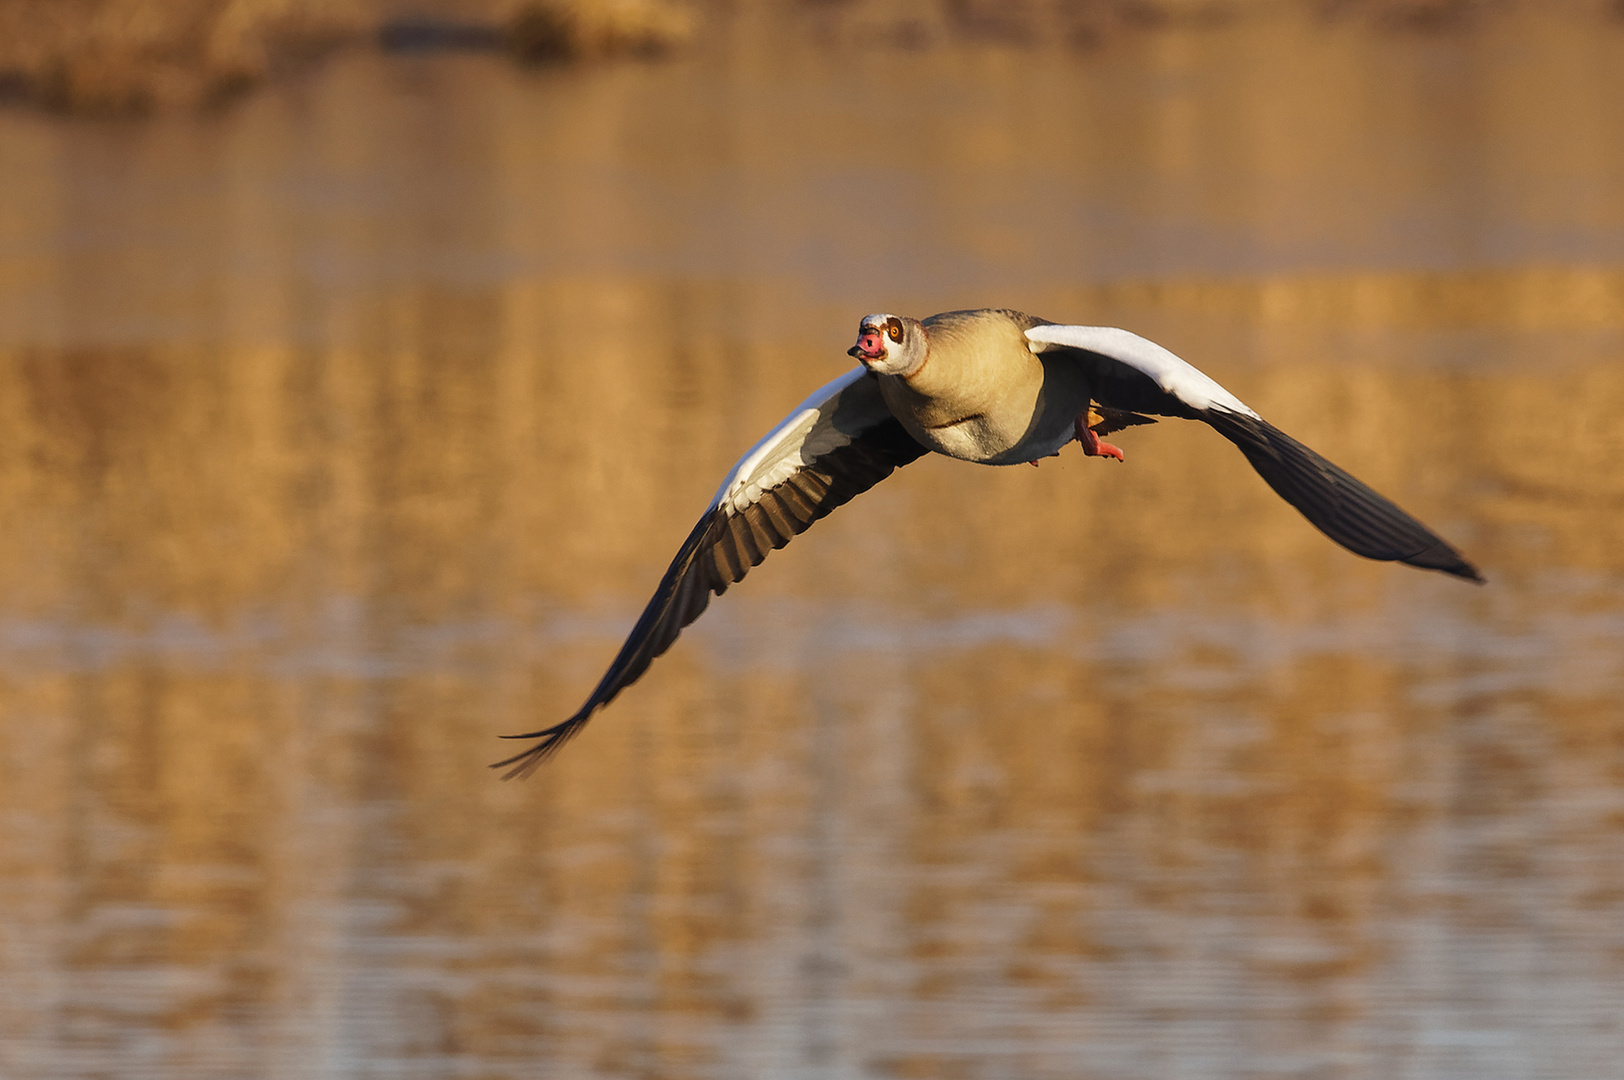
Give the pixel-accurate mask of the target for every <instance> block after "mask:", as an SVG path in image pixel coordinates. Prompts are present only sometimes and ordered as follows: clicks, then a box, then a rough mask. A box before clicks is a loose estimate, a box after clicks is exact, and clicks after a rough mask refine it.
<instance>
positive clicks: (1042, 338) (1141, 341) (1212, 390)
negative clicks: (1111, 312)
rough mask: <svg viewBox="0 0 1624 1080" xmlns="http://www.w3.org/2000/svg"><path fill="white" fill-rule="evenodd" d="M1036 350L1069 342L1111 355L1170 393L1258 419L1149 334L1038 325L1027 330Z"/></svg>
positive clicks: (1206, 406) (1201, 405)
mask: <svg viewBox="0 0 1624 1080" xmlns="http://www.w3.org/2000/svg"><path fill="white" fill-rule="evenodd" d="M1026 336H1027V338H1028V339H1029V340H1030V341H1031V342H1032V343H1033V346H1034V348H1033V349H1032V351H1033V352H1042V351H1043V350H1042V349H1041V348H1037V347H1036V346H1041V345H1069V346H1071V347H1072V348H1074V349H1087V350H1088V351H1089V352H1095V353H1099V354H1100V355H1102V356H1109V357H1110V358H1111V359H1113V360H1117V361H1120V362H1122V363H1124V364H1127V365H1128V366H1129V367H1131V368H1134V369H1135V370H1138V371H1142V372H1144V373H1145V374H1146V375H1148V376H1150V378H1151V379H1152V380H1154V381H1155V383H1156V385H1157V386H1159V387H1161V388H1162V389H1163V390H1165V391H1166V392H1167V393H1169V394H1171V395H1173V396H1174V397H1176V398H1178V399H1179V400H1180V401H1182V402H1184V403H1185V404H1186V405H1190V406H1192V407H1194V408H1197V409H1212V408H1218V409H1227V410H1228V411H1230V412H1237V413H1244V414H1245V415H1247V416H1251V417H1254V418H1257V419H1261V417H1258V415H1257V413H1255V412H1253V411H1252V410H1251V409H1250V408H1248V407H1247V405H1246V403H1245V402H1243V401H1241V399H1240V398H1238V397H1236V396H1235V395H1234V394H1231V393H1230V392H1229V391H1228V390H1225V389H1224V388H1223V387H1222V386H1220V385H1218V382H1217V381H1216V380H1215V379H1213V378H1212V377H1211V376H1209V375H1207V374H1206V373H1205V372H1203V371H1201V370H1199V369H1198V368H1196V367H1194V366H1193V365H1191V364H1188V363H1186V362H1185V361H1183V360H1181V359H1179V358H1178V357H1177V356H1175V355H1174V354H1173V353H1172V352H1169V351H1168V350H1167V349H1164V348H1162V347H1161V346H1160V345H1158V344H1156V343H1155V342H1154V341H1151V340H1150V339H1148V338H1142V337H1140V336H1139V335H1138V334H1132V333H1129V332H1128V331H1126V330H1118V329H1117V328H1116V327H1114V326H1055V325H1049V326H1034V327H1033V328H1032V329H1030V330H1028V331H1027V332H1026Z"/></svg>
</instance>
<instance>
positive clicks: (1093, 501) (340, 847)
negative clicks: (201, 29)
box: [0, 18, 1624, 1080]
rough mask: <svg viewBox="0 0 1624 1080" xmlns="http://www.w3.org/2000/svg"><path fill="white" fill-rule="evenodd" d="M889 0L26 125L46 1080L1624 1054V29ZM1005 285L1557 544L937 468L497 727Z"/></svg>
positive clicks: (20, 976)
mask: <svg viewBox="0 0 1624 1080" xmlns="http://www.w3.org/2000/svg"><path fill="white" fill-rule="evenodd" d="M748 44H749V43H748V42H746V43H745V46H748ZM876 56H877V59H876V58H875V57H868V58H859V57H855V56H853V57H847V58H833V57H831V56H830V55H829V54H827V53H825V52H819V51H817V50H812V49H808V50H806V51H804V52H801V51H796V50H793V49H790V50H787V51H786V50H771V49H765V48H762V49H754V48H750V47H744V46H740V45H739V43H737V42H733V43H723V44H720V45H718V46H717V47H716V49H715V51H714V52H713V53H711V54H706V55H704V56H701V57H699V58H696V59H691V60H686V61H679V62H672V63H667V64H662V65H655V66H627V67H615V66H608V67H603V68H597V69H583V70H579V71H542V72H533V73H524V72H520V71H516V70H514V69H511V68H509V67H507V66H505V65H504V64H502V63H501V62H499V61H497V60H495V59H489V58H458V57H425V58H421V59H410V60H405V61H400V60H396V61H390V62H385V61H382V60H378V59H375V58H367V57H357V58H352V59H350V60H347V61H344V62H342V63H339V64H337V65H335V66H332V67H330V68H327V69H324V70H323V71H322V72H320V73H318V74H316V75H312V76H310V77H309V78H307V79H306V80H304V81H302V82H299V83H295V84H292V85H287V86H283V87H281V88H279V89H276V90H274V91H271V92H268V93H266V94H263V95H261V96H259V97H256V98H253V99H251V100H249V101H247V102H244V103H242V104H241V105H239V106H237V107H236V108H234V109H231V110H228V111H224V112H220V113H216V114H210V115H205V116H203V117H200V118H179V117H171V118H167V119H160V120H154V121H150V122H146V123H140V124H126V123H98V122H89V121H74V122H69V121H63V120H59V119H51V118H46V117H43V116H41V115H38V114H33V113H28V112H21V111H13V112H0V175H3V176H4V177H5V182H4V184H3V185H0V815H3V820H4V832H3V840H0V1075H4V1076H5V1077H7V1078H8V1080H9V1078H19V1080H23V1078H27V1080H33V1078H54V1077H98V1076H109V1077H111V1076H117V1077H121V1078H124V1077H162V1078H166V1080H179V1078H191V1077H198V1078H204V1077H207V1078H211V1080H212V1078H233V1077H244V1078H249V1077H265V1078H271V1077H278V1078H280V1077H370V1076H378V1077H385V1076H387V1077H509V1076H543V1077H570V1078H573V1077H586V1076H593V1077H623V1076H624V1077H632V1076H638V1077H662V1078H683V1077H696V1078H698V1077H705V1078H710V1077H717V1078H758V1077H771V1078H779V1077H785V1078H789V1077H806V1078H822V1077H841V1078H846V1077H852V1078H855V1077H876V1078H878V1077H897V1078H914V1077H953V1078H958V1077H978V1078H979V1077H985V1078H1011V1077H1020V1078H1025V1077H1032V1078H1047V1077H1057V1078H1078V1077H1087V1078H1130V1077H1131V1078H1138V1077H1180V1076H1188V1077H1204V1078H1205V1077H1237V1078H1238V1077H1285V1076H1290V1077H1348V1078H1384V1080H1385V1078H1401V1077H1402V1078H1441V1077H1463V1078H1464V1077H1471V1078H1474V1080H1476V1078H1498V1077H1505V1078H1528V1077H1573V1078H1604V1077H1617V1076H1624V1065H1621V1064H1620V1063H1621V1062H1624V706H1621V701H1624V513H1621V511H1624V470H1621V465H1624V434H1621V432H1620V428H1619V424H1618V419H1617V418H1618V417H1619V416H1620V415H1624V366H1621V365H1620V363H1619V360H1620V354H1621V350H1624V185H1621V183H1620V177H1621V176H1624V30H1621V29H1620V28H1619V27H1617V26H1611V25H1609V26H1603V27H1598V26H1595V25H1591V24H1588V23H1580V22H1577V21H1563V20H1562V19H1560V18H1547V19H1543V20H1538V21H1533V20H1518V19H1509V20H1501V21H1496V22H1491V23H1487V24H1485V25H1484V26H1482V27H1480V28H1479V29H1476V30H1470V29H1469V30H1464V31H1456V32H1451V33H1448V34H1438V35H1428V36H1418V37H1411V36H1404V35H1389V34H1379V33H1373V32H1369V31H1366V30H1361V29H1358V28H1349V27H1345V26H1331V27H1329V28H1327V27H1324V26H1319V27H1307V26H1295V25H1287V24H1275V23H1271V24H1265V25H1247V26H1240V27H1235V28H1230V29H1223V28H1219V29H1207V30H1177V29H1174V30H1168V31H1165V32H1157V33H1153V34H1147V35H1144V36H1143V37H1138V38H1132V39H1130V40H1128V41H1127V42H1126V43H1122V44H1118V45H1115V46H1113V47H1110V48H1106V49H1102V50H1100V51H1096V52H1093V53H1085V54H1073V53H1068V52H1060V51H1054V50H1044V49H1036V50H1031V51H1011V50H1001V49H995V48H989V49H964V50H947V49H942V50H935V51H927V52H924V53H918V54H916V53H910V52H907V51H905V50H892V51H888V50H881V51H879V52H878V53H877V54H876ZM991 304H1000V305H1012V306H1017V307H1022V308H1025V309H1027V310H1031V311H1033V312H1035V313H1037V314H1041V315H1043V316H1046V317H1048V318H1052V319H1060V320H1070V321H1078V322H1095V323H1112V324H1117V325H1123V326H1128V327H1130V328H1133V329H1136V330H1138V331H1140V332H1143V333H1146V334H1148V335H1150V336H1153V337H1155V338H1157V339H1158V340H1160V341H1162V342H1164V343H1166V344H1167V345H1169V346H1170V347H1172V348H1173V349H1175V350H1176V351H1178V352H1180V353H1181V354H1183V355H1184V356H1186V357H1187V358H1189V359H1191V360H1192V361H1194V362H1196V363H1198V364H1200V365H1201V366H1202V367H1203V368H1205V369H1206V370H1207V371H1209V372H1210V373H1212V374H1214V375H1215V376H1216V377H1218V378H1219V379H1220V380H1222V381H1223V382H1225V383H1226V385H1228V386H1230V387H1231V388H1233V389H1234V390H1235V391H1236V392H1237V393H1238V394H1239V395H1240V396H1241V397H1242V398H1244V399H1245V400H1247V401H1248V402H1250V403H1251V404H1253V405H1254V406H1255V407H1257V408H1258V409H1259V410H1260V411H1261V412H1263V413H1264V414H1265V415H1268V416H1269V417H1271V418H1272V419H1273V420H1275V421H1276V422H1277V423H1278V424H1279V425H1280V426H1281V427H1283V428H1285V429H1286V430H1288V431H1290V432H1292V433H1294V434H1296V435H1298V436H1299V437H1301V438H1302V439H1304V440H1305V441H1307V442H1309V443H1310V444H1311V445H1314V446H1315V447H1317V448H1318V449H1320V450H1322V451H1323V452H1325V453H1326V454H1327V455H1328V456H1330V457H1332V458H1333V459H1335V460H1337V461H1339V462H1341V463H1343V464H1344V465H1346V466H1348V467H1349V468H1350V469H1352V470H1353V471H1354V472H1356V473H1358V474H1359V475H1360V476H1362V477H1363V478H1365V479H1366V480H1368V481H1370V482H1371V483H1372V484H1374V485H1375V486H1376V487H1378V488H1380V489H1382V490H1384V491H1386V492H1388V493H1390V494H1392V495H1393V496H1394V497H1396V498H1397V499H1398V500H1399V501H1400V502H1402V503H1404V504H1405V505H1406V506H1409V507H1411V508H1412V509H1414V510H1415V511H1417V512H1418V513H1419V514H1420V516H1422V517H1423V518H1425V519H1426V520H1428V521H1429V522H1431V523H1432V524H1434V525H1436V526H1437V527H1438V528H1439V529H1440V530H1442V531H1443V532H1445V533H1446V534H1447V535H1448V536H1450V537H1451V538H1452V539H1455V540H1456V541H1458V542H1459V543H1460V544H1461V546H1462V547H1464V548H1465V549H1466V550H1467V551H1468V552H1469V553H1470V554H1472V555H1473V556H1474V557H1475V558H1476V559H1477V560H1478V561H1479V562H1480V563H1481V565H1482V566H1483V567H1484V569H1485V571H1486V572H1487V574H1488V575H1489V577H1490V580H1491V584H1490V586H1488V587H1487V588H1482V589H1477V588H1472V587H1469V586H1467V585H1464V584H1461V583H1459V582H1456V581H1452V580H1448V579H1445V578H1443V577H1441V576H1439V575H1429V574H1423V573H1418V572H1413V571H1410V570H1407V569H1402V568H1395V567H1391V566H1382V565H1375V564H1370V563H1366V562H1363V561H1361V560H1357V559H1355V558H1353V557H1352V556H1349V555H1347V554H1345V553H1344V552H1342V551H1341V550H1340V549H1337V548H1335V547H1334V546H1333V545H1331V544H1330V543H1329V542H1328V541H1325V540H1324V539H1323V538H1321V537H1320V536H1319V535H1318V534H1317V533H1315V532H1314V531H1313V530H1312V529H1311V528H1310V527H1308V526H1307V525H1306V524H1305V523H1304V522H1303V521H1302V520H1301V519H1300V518H1299V517H1298V516H1297V515H1296V514H1295V512H1293V511H1292V510H1290V509H1289V508H1288V507H1285V506H1283V505H1282V504H1280V503H1279V502H1278V500H1276V499H1275V497H1274V496H1273V495H1272V494H1271V493H1270V492H1269V491H1268V490H1267V489H1266V488H1265V487H1264V485H1263V484H1262V483H1261V482H1259V481H1258V480H1257V478H1256V477H1255V476H1253V475H1252V473H1251V471H1250V470H1249V468H1248V467H1247V466H1246V464H1245V462H1244V460H1243V459H1242V458H1241V457H1240V455H1238V454H1236V453H1234V452H1233V451H1231V450H1230V449H1229V448H1228V447H1227V446H1226V445H1225V444H1224V443H1223V442H1222V440H1221V439H1218V438H1217V437H1216V436H1214V435H1212V434H1211V433H1210V432H1207V431H1205V430H1198V429H1196V428H1195V427H1194V426H1193V425H1178V424H1175V423H1164V424H1160V425H1158V426H1157V427H1155V428H1153V429H1139V430H1135V431H1133V432H1130V433H1128V434H1127V435H1126V436H1124V437H1123V438H1122V440H1121V441H1122V442H1123V444H1124V445H1125V447H1126V448H1127V453H1128V460H1127V463H1126V465H1124V466H1117V465H1115V464H1114V463H1113V464H1105V463H1101V462H1098V461H1086V460H1084V459H1082V458H1081V457H1080V455H1076V454H1067V455H1065V456H1063V457H1062V458H1061V459H1059V460H1057V461H1054V462H1049V463H1046V464H1045V465H1044V466H1043V467H1042V468H1040V469H1036V470H1033V469H1025V468H1020V469H977V468H972V467H969V466H965V465H962V464H958V463H954V462H949V461H946V460H927V461H922V462H920V463H918V464H917V465H914V466H910V467H909V468H908V469H906V470H903V471H902V472H901V473H899V474H897V476H896V477H895V478H893V479H891V480H888V481H887V482H886V483H885V484H884V485H882V486H881V487H880V488H879V489H877V490H876V491H874V492H872V493H870V494H868V495H865V496H864V497H862V498H861V499H859V500H857V501H856V502H855V503H853V504H852V505H851V506H850V507H848V508H846V509H845V510H842V511H841V512H840V513H838V514H836V515H835V516H834V517H832V518H831V519H830V520H828V521H827V522H824V523H821V524H819V525H818V527H817V528H816V529H815V530H813V531H812V532H811V533H810V534H809V535H808V536H806V537H803V538H802V539H800V540H798V541H797V542H796V543H795V544H793V545H791V546H790V547H789V548H787V549H786V550H784V551H782V552H779V553H777V554H775V555H774V556H773V558H772V559H771V560H769V561H768V563H767V564H765V565H764V566H762V567H761V568H759V569H758V570H757V571H755V572H754V573H753V574H752V575H751V577H750V579H749V580H748V581H747V582H745V583H744V584H742V585H741V586H739V587H738V588H737V589H736V590H732V591H730V592H729V594H728V595H727V596H726V597H725V598H724V599H722V600H721V601H718V602H717V603H716V604H715V605H714V606H713V607H712V609H711V610H710V612H709V613H708V614H707V615H706V616H705V618H704V619H703V620H701V622H700V623H698V624H696V626H695V627H693V628H692V629H691V630H690V631H689V632H688V633H687V634H685V635H684V637H683V638H682V640H681V641H680V642H679V643H678V645H677V646H676V647H675V648H674V649H673V650H672V652H671V653H669V654H668V655H667V656H665V657H664V658H662V659H661V660H660V661H659V662H657V663H656V664H655V666H654V667H653V668H652V669H651V671H650V673H649V674H648V675H647V676H646V677H645V678H644V680H643V681H642V682H641V683H639V684H638V685H637V686H636V687H634V688H633V689H632V690H630V691H628V692H627V693H626V694H625V695H624V696H623V697H622V698H621V699H620V700H618V701H617V702H615V704H614V705H613V706H612V707H611V709H610V710H609V711H607V712H606V713H605V714H604V715H603V716H602V717H601V718H600V719H599V720H597V721H596V722H595V723H594V724H593V725H592V726H591V727H590V728H589V729H588V731H587V733H586V734H584V735H583V736H582V737H581V738H580V739H579V740H578V741H577V742H575V743H573V744H571V746H570V747H569V748H568V750H567V752H565V753H564V754H562V755H561V756H560V757H559V758H558V759H556V761H554V762H553V763H552V764H550V765H548V766H547V767H546V768H545V769H544V770H543V771H542V772H540V773H539V774H537V775H536V776H535V777H533V778H532V779H531V780H529V781H527V782H524V783H510V784H502V783H499V782H497V781H496V779H495V778H494V775H493V774H491V773H490V772H488V771H487V770H486V769H485V768H484V765H485V764H486V763H487V762H489V761H490V760H493V759H494V758H495V757H497V756H499V755H501V754H502V753H503V752H504V750H505V748H506V744H498V743H497V742H496V741H495V739H494V738H493V736H494V735H496V734H498V733H501V732H511V731H520V730H529V729H532V728H535V727H537V726H540V725H542V724H545V723H550V722H553V721H555V720H556V719H559V718H561V717H562V716H564V715H566V714H567V712H568V711H570V710H572V709H573V708H574V707H575V705H576V704H577V703H578V701H579V700H580V699H581V698H582V697H583V696H584V695H585V694H586V692H587V691H588V690H589V689H590V687H591V685H592V683H593V682H594V681H595V679H596V678H597V676H598V675H599V674H600V673H601V671H602V669H603V667H604V666H605V665H606V663H607V661H608V660H609V658H610V656H611V655H612V654H613V652H614V649H615V648H616V647H617V645H618V643H619V641H620V638H621V636H622V635H623V634H624V633H625V631H626V629H627V628H628V627H629V625H630V623H631V622H632V620H633V619H634V618H635V615H636V612H637V610H638V609H639V607H640V606H641V604H642V602H643V601H644V600H645V599H646V596H647V594H648V592H649V591H650V589H651V588H652V586H653V584H654V582H655V580H656V579H657V578H658V575H659V573H660V571H661V570H662V569H663V566H664V563H665V560H666V559H668V558H669V557H670V555H671V554H672V553H673V551H674V550H675V548H676V546H677V544H678V543H679V542H680V541H681V539H682V537H683V536H684V535H685V534H686V532H687V529H688V527H689V526H690V525H691V523H692V521H693V519H694V518H695V517H696V516H697V514H698V513H699V511H700V510H701V509H702V507H703V505H704V503H705V501H706V500H707V499H708V498H709V497H710V495H711V493H712V491H713V490H714V487H715V485H716V483H717V481H718V479H719V478H720V476H721V475H722V473H723V471H724V470H725V469H726V467H727V466H728V465H729V464H730V463H731V462H732V461H733V459H734V458H735V457H736V456H737V454H738V453H739V452H740V451H741V450H742V449H743V448H744V447H746V446H748V445H749V444H750V443H752V442H753V441H754V440H755V439H756V438H757V437H758V436H759V434H760V433H761V432H762V431H764V430H765V429H766V428H767V427H768V426H769V425H770V424H771V423H772V422H774V421H775V420H776V419H777V418H778V417H779V416H781V415H782V414H783V413H784V412H785V411H786V410H787V409H788V408H789V407H790V406H791V405H792V404H794V403H795V402H796V401H798V400H799V399H800V398H801V397H802V396H804V394H805V393H807V392H808V391H809V390H810V389H811V388H812V387H815V386H817V385H819V384H820V383H822V382H823V381H825V380H827V379H829V378H831V377H833V376H834V375H835V374H837V373H839V372H840V371H842V370H844V369H845V367H846V366H847V364H848V361H847V359H846V358H845V357H844V356H843V355H842V350H843V349H844V348H845V347H846V346H847V345H848V344H849V342H850V338H851V336H852V333H853V330H854V328H855V326H856V321H857V319H858V317H859V316H861V315H862V314H864V313H866V312H869V311H873V310H894V311H906V312H910V313H914V314H918V315H923V314H926V313H928V312H931V311H935V310H942V309H947V308H951V307H955V306H965V305H978V306H979V305H991Z"/></svg>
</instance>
